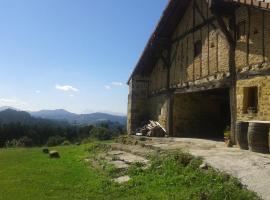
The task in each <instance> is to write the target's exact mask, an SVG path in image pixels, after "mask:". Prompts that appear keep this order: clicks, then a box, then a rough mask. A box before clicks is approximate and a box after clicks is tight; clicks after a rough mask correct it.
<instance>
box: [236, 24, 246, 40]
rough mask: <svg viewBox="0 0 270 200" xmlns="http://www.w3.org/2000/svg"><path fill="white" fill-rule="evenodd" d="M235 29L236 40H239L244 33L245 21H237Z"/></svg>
mask: <svg viewBox="0 0 270 200" xmlns="http://www.w3.org/2000/svg"><path fill="white" fill-rule="evenodd" d="M236 31H237V33H236V37H237V40H240V39H241V37H243V36H245V35H246V22H245V21H242V22H239V23H238V25H237V29H236Z"/></svg>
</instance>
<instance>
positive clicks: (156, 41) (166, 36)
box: [128, 0, 270, 82]
mask: <svg viewBox="0 0 270 200" xmlns="http://www.w3.org/2000/svg"><path fill="white" fill-rule="evenodd" d="M206 1H208V2H209V4H211V3H213V2H214V1H215V3H222V2H228V3H235V4H245V5H250V6H254V7H257V8H260V9H267V10H270V0H206ZM190 2H191V0H169V2H168V4H167V6H166V8H165V10H164V11H163V14H162V16H161V18H160V20H159V22H158V24H157V26H156V28H155V30H154V32H153V33H152V35H151V37H150V38H149V40H148V42H147V44H146V47H145V48H144V50H143V53H142V55H141V57H140V59H139V61H138V63H137V64H136V66H135V68H134V70H133V72H132V74H131V75H130V77H129V79H128V82H129V81H130V79H131V78H132V76H134V75H136V74H144V73H149V72H151V69H152V68H153V66H154V64H155V62H156V59H155V54H156V51H157V47H158V46H159V45H160V44H161V43H162V41H164V40H170V37H171V35H172V34H173V32H174V30H175V28H176V26H177V24H178V23H179V21H180V20H181V18H182V17H183V16H184V14H185V11H186V9H187V7H188V5H189V3H190Z"/></svg>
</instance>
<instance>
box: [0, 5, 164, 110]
mask: <svg viewBox="0 0 270 200" xmlns="http://www.w3.org/2000/svg"><path fill="white" fill-rule="evenodd" d="M166 4H167V0H23V1H22V0H0V81H1V82H0V106H4V105H9V106H14V107H17V108H20V109H25V110H39V109H56V108H63V109H67V110H69V111H72V112H77V113H86V112H93V111H111V112H118V113H126V109H127V95H128V87H127V86H126V85H125V83H126V81H127V79H128V77H129V75H130V73H131V71H132V69H133V67H134V65H135V64H136V63H137V61H138V58H139V56H140V54H141V53H142V51H143V48H144V46H145V44H146V42H147V40H148V38H149V37H150V34H151V33H152V32H153V30H154V27H155V26H156V23H157V22H158V20H159V18H160V16H161V13H162V11H163V9H164V8H165V6H166Z"/></svg>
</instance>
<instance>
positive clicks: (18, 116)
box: [0, 108, 66, 125]
mask: <svg viewBox="0 0 270 200" xmlns="http://www.w3.org/2000/svg"><path fill="white" fill-rule="evenodd" d="M0 122H1V123H4V124H8V123H18V122H19V123H22V124H37V123H42V124H55V125H65V124H66V123H63V122H57V121H53V120H50V119H38V118H35V117H32V116H31V115H30V114H29V113H28V112H25V111H17V110H13V109H10V108H8V109H6V110H2V111H0Z"/></svg>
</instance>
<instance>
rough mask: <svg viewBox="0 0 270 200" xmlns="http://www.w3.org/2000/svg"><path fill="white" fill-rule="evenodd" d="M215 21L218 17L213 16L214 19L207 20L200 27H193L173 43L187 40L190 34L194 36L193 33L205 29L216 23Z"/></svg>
mask: <svg viewBox="0 0 270 200" xmlns="http://www.w3.org/2000/svg"><path fill="white" fill-rule="evenodd" d="M215 20H216V17H214V16H213V17H210V18H209V19H207V20H206V21H204V22H203V23H201V24H199V25H197V26H195V27H193V28H192V29H190V30H188V31H187V32H185V33H183V34H182V35H180V36H178V37H176V38H175V39H174V40H173V41H172V43H175V42H177V41H179V40H182V39H183V38H185V37H186V36H188V35H189V34H192V33H193V32H195V31H197V30H199V29H201V28H203V27H204V26H206V25H208V24H209V23H211V22H214V21H215Z"/></svg>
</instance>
